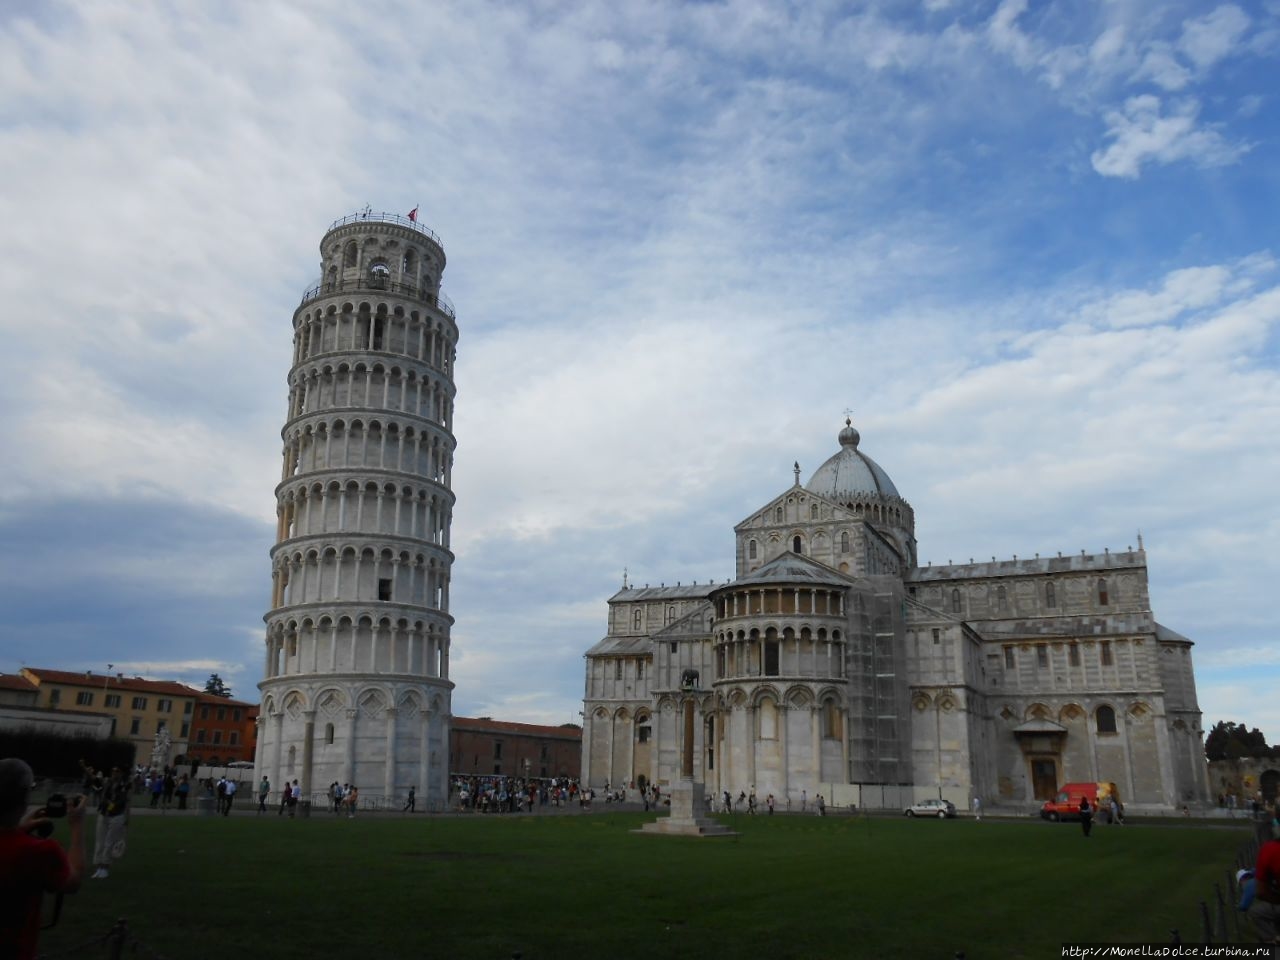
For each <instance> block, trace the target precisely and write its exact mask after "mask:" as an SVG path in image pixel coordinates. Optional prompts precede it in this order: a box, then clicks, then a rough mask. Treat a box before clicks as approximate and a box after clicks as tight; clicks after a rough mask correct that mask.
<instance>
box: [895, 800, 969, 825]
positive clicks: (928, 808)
mask: <svg viewBox="0 0 1280 960" xmlns="http://www.w3.org/2000/svg"><path fill="white" fill-rule="evenodd" d="M902 812H903V813H904V814H906V815H907V816H908V817H938V818H939V819H941V820H946V819H947V818H948V817H954V816H955V815H956V805H955V804H954V803H952V802H951V801H950V800H917V801H916V802H915V803H913V804H912V805H911V806H909V807H907V809H905V810H903V811H902Z"/></svg>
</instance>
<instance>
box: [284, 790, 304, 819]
mask: <svg viewBox="0 0 1280 960" xmlns="http://www.w3.org/2000/svg"><path fill="white" fill-rule="evenodd" d="M284 792H285V796H287V797H288V798H289V800H288V803H289V819H290V820H292V819H293V818H294V816H296V815H297V812H298V804H299V803H301V802H302V787H300V786H299V785H298V781H297V780H294V781H293V783H292V784H290V783H289V782H288V781H287V780H286V781H285V785H284Z"/></svg>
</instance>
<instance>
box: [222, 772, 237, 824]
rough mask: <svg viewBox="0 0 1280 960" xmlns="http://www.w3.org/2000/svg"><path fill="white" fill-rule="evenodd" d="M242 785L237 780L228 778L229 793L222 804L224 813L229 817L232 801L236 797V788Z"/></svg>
mask: <svg viewBox="0 0 1280 960" xmlns="http://www.w3.org/2000/svg"><path fill="white" fill-rule="evenodd" d="M239 786H240V784H239V783H237V782H236V781H235V780H232V779H231V778H230V777H228V778H227V795H226V799H225V800H224V801H223V804H222V815H223V816H224V817H229V816H230V815H231V801H232V800H234V799H235V798H236V790H237V788H238V787H239Z"/></svg>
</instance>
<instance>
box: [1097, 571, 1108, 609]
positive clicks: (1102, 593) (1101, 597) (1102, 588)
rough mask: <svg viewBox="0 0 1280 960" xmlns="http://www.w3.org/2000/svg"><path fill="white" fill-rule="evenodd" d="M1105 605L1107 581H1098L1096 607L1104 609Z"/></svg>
mask: <svg viewBox="0 0 1280 960" xmlns="http://www.w3.org/2000/svg"><path fill="white" fill-rule="evenodd" d="M1106 605H1107V581H1106V580H1104V579H1102V578H1099V579H1098V606H1100V607H1105V606H1106Z"/></svg>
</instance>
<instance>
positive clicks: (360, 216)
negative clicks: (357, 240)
mask: <svg viewBox="0 0 1280 960" xmlns="http://www.w3.org/2000/svg"><path fill="white" fill-rule="evenodd" d="M369 220H371V221H374V222H376V223H397V224H399V225H400V226H402V227H408V228H409V229H410V230H416V231H417V232H418V233H420V234H422V235H423V236H424V237H426V238H427V239H428V240H431V241H432V242H433V243H435V245H436V246H437V247H439V248H440V249H441V250H443V249H444V244H443V243H441V242H440V238H439V237H438V236H436V233H435V231H434V230H431V229H429V228H427V227H424V226H423V225H422V224H420V223H419V222H418V221H417V220H410V219H409V218H408V217H403V216H401V215H400V214H398V213H374V212H373V211H371V210H362V211H361V212H360V213H352V214H349V215H347V216H345V217H339V218H338V219H337V220H335V221H333V223H331V224H329V230H336V229H337V228H338V227H342V226H346V225H347V224H348V223H362V222H364V221H369ZM329 230H326V231H325V233H328V232H329Z"/></svg>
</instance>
